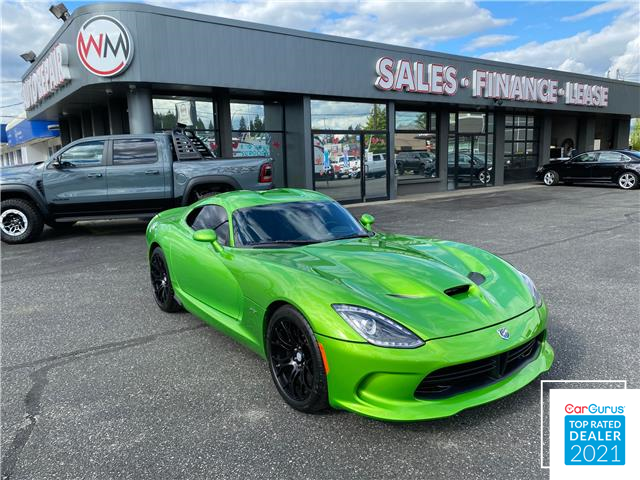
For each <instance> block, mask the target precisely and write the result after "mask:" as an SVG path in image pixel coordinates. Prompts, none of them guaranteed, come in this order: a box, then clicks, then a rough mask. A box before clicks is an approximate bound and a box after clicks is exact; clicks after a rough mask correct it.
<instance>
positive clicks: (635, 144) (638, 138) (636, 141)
mask: <svg viewBox="0 0 640 480" xmlns="http://www.w3.org/2000/svg"><path fill="white" fill-rule="evenodd" d="M629 145H631V148H633V149H634V150H640V118H636V124H635V126H634V127H633V130H632V131H631V137H630V139H629Z"/></svg>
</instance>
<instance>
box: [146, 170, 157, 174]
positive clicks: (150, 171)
mask: <svg viewBox="0 0 640 480" xmlns="http://www.w3.org/2000/svg"><path fill="white" fill-rule="evenodd" d="M144 174H145V175H160V170H147V171H146V172H144Z"/></svg>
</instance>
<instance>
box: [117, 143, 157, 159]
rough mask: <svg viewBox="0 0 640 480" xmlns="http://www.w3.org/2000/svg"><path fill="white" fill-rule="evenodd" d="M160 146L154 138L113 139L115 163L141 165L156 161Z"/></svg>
mask: <svg viewBox="0 0 640 480" xmlns="http://www.w3.org/2000/svg"><path fill="white" fill-rule="evenodd" d="M157 161H158V148H157V147H156V141H155V140H154V139H152V138H132V139H126V140H114V141H113V164H114V165H140V164H144V163H156V162H157Z"/></svg>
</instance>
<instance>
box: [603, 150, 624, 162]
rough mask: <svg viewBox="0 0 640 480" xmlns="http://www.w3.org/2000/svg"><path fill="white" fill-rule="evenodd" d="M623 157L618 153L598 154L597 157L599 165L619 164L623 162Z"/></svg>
mask: <svg viewBox="0 0 640 480" xmlns="http://www.w3.org/2000/svg"><path fill="white" fill-rule="evenodd" d="M624 161H626V160H625V157H624V155H622V154H621V153H620V152H600V155H599V156H598V162H599V163H620V162H624Z"/></svg>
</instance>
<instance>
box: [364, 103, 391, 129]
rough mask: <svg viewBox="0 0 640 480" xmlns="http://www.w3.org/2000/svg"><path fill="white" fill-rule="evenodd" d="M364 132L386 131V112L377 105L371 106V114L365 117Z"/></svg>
mask: <svg viewBox="0 0 640 480" xmlns="http://www.w3.org/2000/svg"><path fill="white" fill-rule="evenodd" d="M365 129H366V130H386V129H387V110H386V109H385V108H384V107H382V106H380V105H378V104H377V103H374V104H373V107H371V112H369V116H368V117H367V123H366V124H365Z"/></svg>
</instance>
